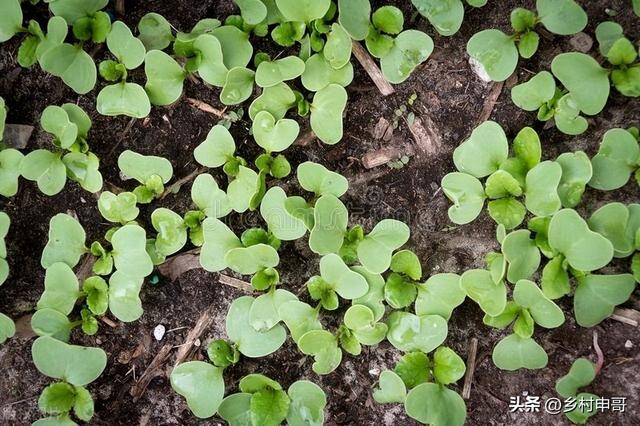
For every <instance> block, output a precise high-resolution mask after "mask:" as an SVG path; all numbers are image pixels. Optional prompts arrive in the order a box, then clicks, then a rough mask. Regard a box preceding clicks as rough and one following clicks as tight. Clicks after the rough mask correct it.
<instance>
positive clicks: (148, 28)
mask: <svg viewBox="0 0 640 426" xmlns="http://www.w3.org/2000/svg"><path fill="white" fill-rule="evenodd" d="M138 32H139V33H140V34H139V35H138V38H139V39H140V41H142V44H144V46H145V48H146V49H147V51H149V52H151V51H152V50H158V51H160V50H162V49H165V48H166V47H167V46H169V44H171V42H172V41H173V39H174V37H173V35H172V34H171V24H170V23H169V21H167V20H166V19H165V18H164V17H163V16H162V15H159V14H157V13H154V12H150V13H147V14H146V15H144V16H143V17H142V18H140V21H139V22H138Z"/></svg>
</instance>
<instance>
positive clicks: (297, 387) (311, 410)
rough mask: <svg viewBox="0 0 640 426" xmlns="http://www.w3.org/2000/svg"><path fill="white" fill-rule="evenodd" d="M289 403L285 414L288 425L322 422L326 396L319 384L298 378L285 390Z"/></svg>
mask: <svg viewBox="0 0 640 426" xmlns="http://www.w3.org/2000/svg"><path fill="white" fill-rule="evenodd" d="M287 393H288V394H289V398H290V399H291V404H290V405H289V413H288V414H287V424H289V425H290V426H320V425H322V424H323V423H324V408H325V406H326V405H327V397H326V395H325V393H324V391H323V390H322V388H320V386H318V385H316V384H315V383H312V382H310V381H308V380H298V381H297V382H294V383H293V384H292V385H291V386H289V389H288V390H287Z"/></svg>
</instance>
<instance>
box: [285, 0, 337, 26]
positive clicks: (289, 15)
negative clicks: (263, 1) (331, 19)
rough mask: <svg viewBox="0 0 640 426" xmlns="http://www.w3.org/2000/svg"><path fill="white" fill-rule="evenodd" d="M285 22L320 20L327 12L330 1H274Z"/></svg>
mask: <svg viewBox="0 0 640 426" xmlns="http://www.w3.org/2000/svg"><path fill="white" fill-rule="evenodd" d="M276 5H277V6H278V9H279V10H280V13H282V16H283V17H284V18H285V19H286V20H287V21H302V22H311V21H313V20H316V19H320V18H322V17H323V16H324V15H325V13H327V11H328V10H329V6H330V5H331V2H330V0H276Z"/></svg>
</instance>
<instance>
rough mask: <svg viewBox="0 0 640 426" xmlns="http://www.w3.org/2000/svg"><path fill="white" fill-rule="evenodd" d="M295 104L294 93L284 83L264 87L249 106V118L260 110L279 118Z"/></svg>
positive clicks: (253, 116)
mask: <svg viewBox="0 0 640 426" xmlns="http://www.w3.org/2000/svg"><path fill="white" fill-rule="evenodd" d="M295 104H296V95H295V94H294V93H293V90H291V88H290V87H289V86H287V84H286V83H280V84H277V85H275V86H273V87H265V88H264V89H263V90H262V94H261V95H260V96H258V97H257V98H256V99H255V100H254V101H253V102H252V103H251V105H250V106H249V118H251V119H252V120H253V119H254V118H255V116H256V115H257V114H258V113H259V112H260V111H268V112H269V113H270V114H271V115H273V117H274V118H275V119H276V120H280V119H281V118H284V116H285V114H286V113H287V111H288V110H289V109H290V108H292V107H293V106H294V105H295Z"/></svg>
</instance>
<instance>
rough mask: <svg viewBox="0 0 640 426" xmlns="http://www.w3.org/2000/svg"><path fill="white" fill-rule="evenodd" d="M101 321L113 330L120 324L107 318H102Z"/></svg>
mask: <svg viewBox="0 0 640 426" xmlns="http://www.w3.org/2000/svg"><path fill="white" fill-rule="evenodd" d="M100 321H102V322H103V323H105V324H107V325H108V326H109V327H111V328H116V327H117V326H118V324H116V323H115V322H113V321H111V318H109V317H106V316H102V317H100Z"/></svg>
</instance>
